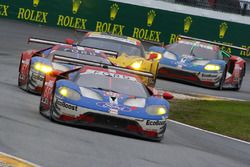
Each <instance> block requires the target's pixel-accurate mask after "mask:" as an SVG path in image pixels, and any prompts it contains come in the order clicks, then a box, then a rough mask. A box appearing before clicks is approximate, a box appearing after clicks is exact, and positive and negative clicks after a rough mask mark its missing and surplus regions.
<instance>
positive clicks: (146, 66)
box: [78, 32, 161, 86]
mask: <svg viewBox="0 0 250 167" xmlns="http://www.w3.org/2000/svg"><path fill="white" fill-rule="evenodd" d="M78 44H79V45H80V46H84V47H91V48H98V49H102V50H110V51H113V52H117V55H113V56H109V58H108V59H109V60H110V61H111V62H112V63H113V64H115V65H117V66H120V67H126V68H130V69H134V70H140V71H145V72H150V73H152V74H153V75H154V78H152V79H150V78H145V77H143V78H142V80H143V81H144V82H145V83H146V84H147V85H150V86H154V84H155V81H156V75H157V69H158V65H159V58H160V57H161V54H159V53H154V52H150V53H146V52H145V50H144V47H143V45H142V43H141V41H139V40H137V39H135V38H131V37H126V36H118V35H111V34H107V33H101V32H88V33H86V34H85V36H84V38H83V39H82V40H81V41H80V42H79V43H78Z"/></svg>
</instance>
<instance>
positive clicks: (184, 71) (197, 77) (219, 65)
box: [150, 36, 246, 90]
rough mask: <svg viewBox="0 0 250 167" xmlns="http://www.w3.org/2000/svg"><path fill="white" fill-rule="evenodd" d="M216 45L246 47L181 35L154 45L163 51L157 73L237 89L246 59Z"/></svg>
mask: <svg viewBox="0 0 250 167" xmlns="http://www.w3.org/2000/svg"><path fill="white" fill-rule="evenodd" d="M219 46H225V47H231V48H234V49H241V50H246V49H244V48H240V47H236V46H229V45H225V44H222V43H217V42H211V41H206V40H202V39H197V38H191V37H186V36H180V38H179V40H178V41H177V42H175V43H173V44H170V45H167V46H166V47H158V46H153V47H151V48H150V50H152V51H156V52H160V53H162V55H163V57H162V58H161V60H160V65H159V69H158V76H159V77H162V78H167V79H174V80H180V81H185V82H189V83H192V84H196V85H200V86H204V87H210V88H217V89H220V90H221V89H223V88H230V89H234V90H239V89H240V88H241V84H242V81H243V77H244V76H245V71H246V62H245V61H244V60H243V59H242V58H240V57H238V56H234V55H231V54H229V53H227V52H225V51H223V50H221V49H220V47H219Z"/></svg>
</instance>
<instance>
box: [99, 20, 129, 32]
mask: <svg viewBox="0 0 250 167" xmlns="http://www.w3.org/2000/svg"><path fill="white" fill-rule="evenodd" d="M124 28H125V26H124V25H120V24H112V23H107V22H101V21H97V22H96V28H95V31H97V32H108V33H111V34H115V35H123V30H124Z"/></svg>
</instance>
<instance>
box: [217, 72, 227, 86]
mask: <svg viewBox="0 0 250 167" xmlns="http://www.w3.org/2000/svg"><path fill="white" fill-rule="evenodd" d="M226 76H227V67H225V69H224V71H223V73H222V76H221V79H220V83H219V87H218V89H219V90H222V89H223V84H224V81H225V79H226Z"/></svg>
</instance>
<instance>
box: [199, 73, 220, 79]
mask: <svg viewBox="0 0 250 167" xmlns="http://www.w3.org/2000/svg"><path fill="white" fill-rule="evenodd" d="M201 76H202V77H206V78H215V77H217V76H218V74H207V73H202V74H201Z"/></svg>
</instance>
